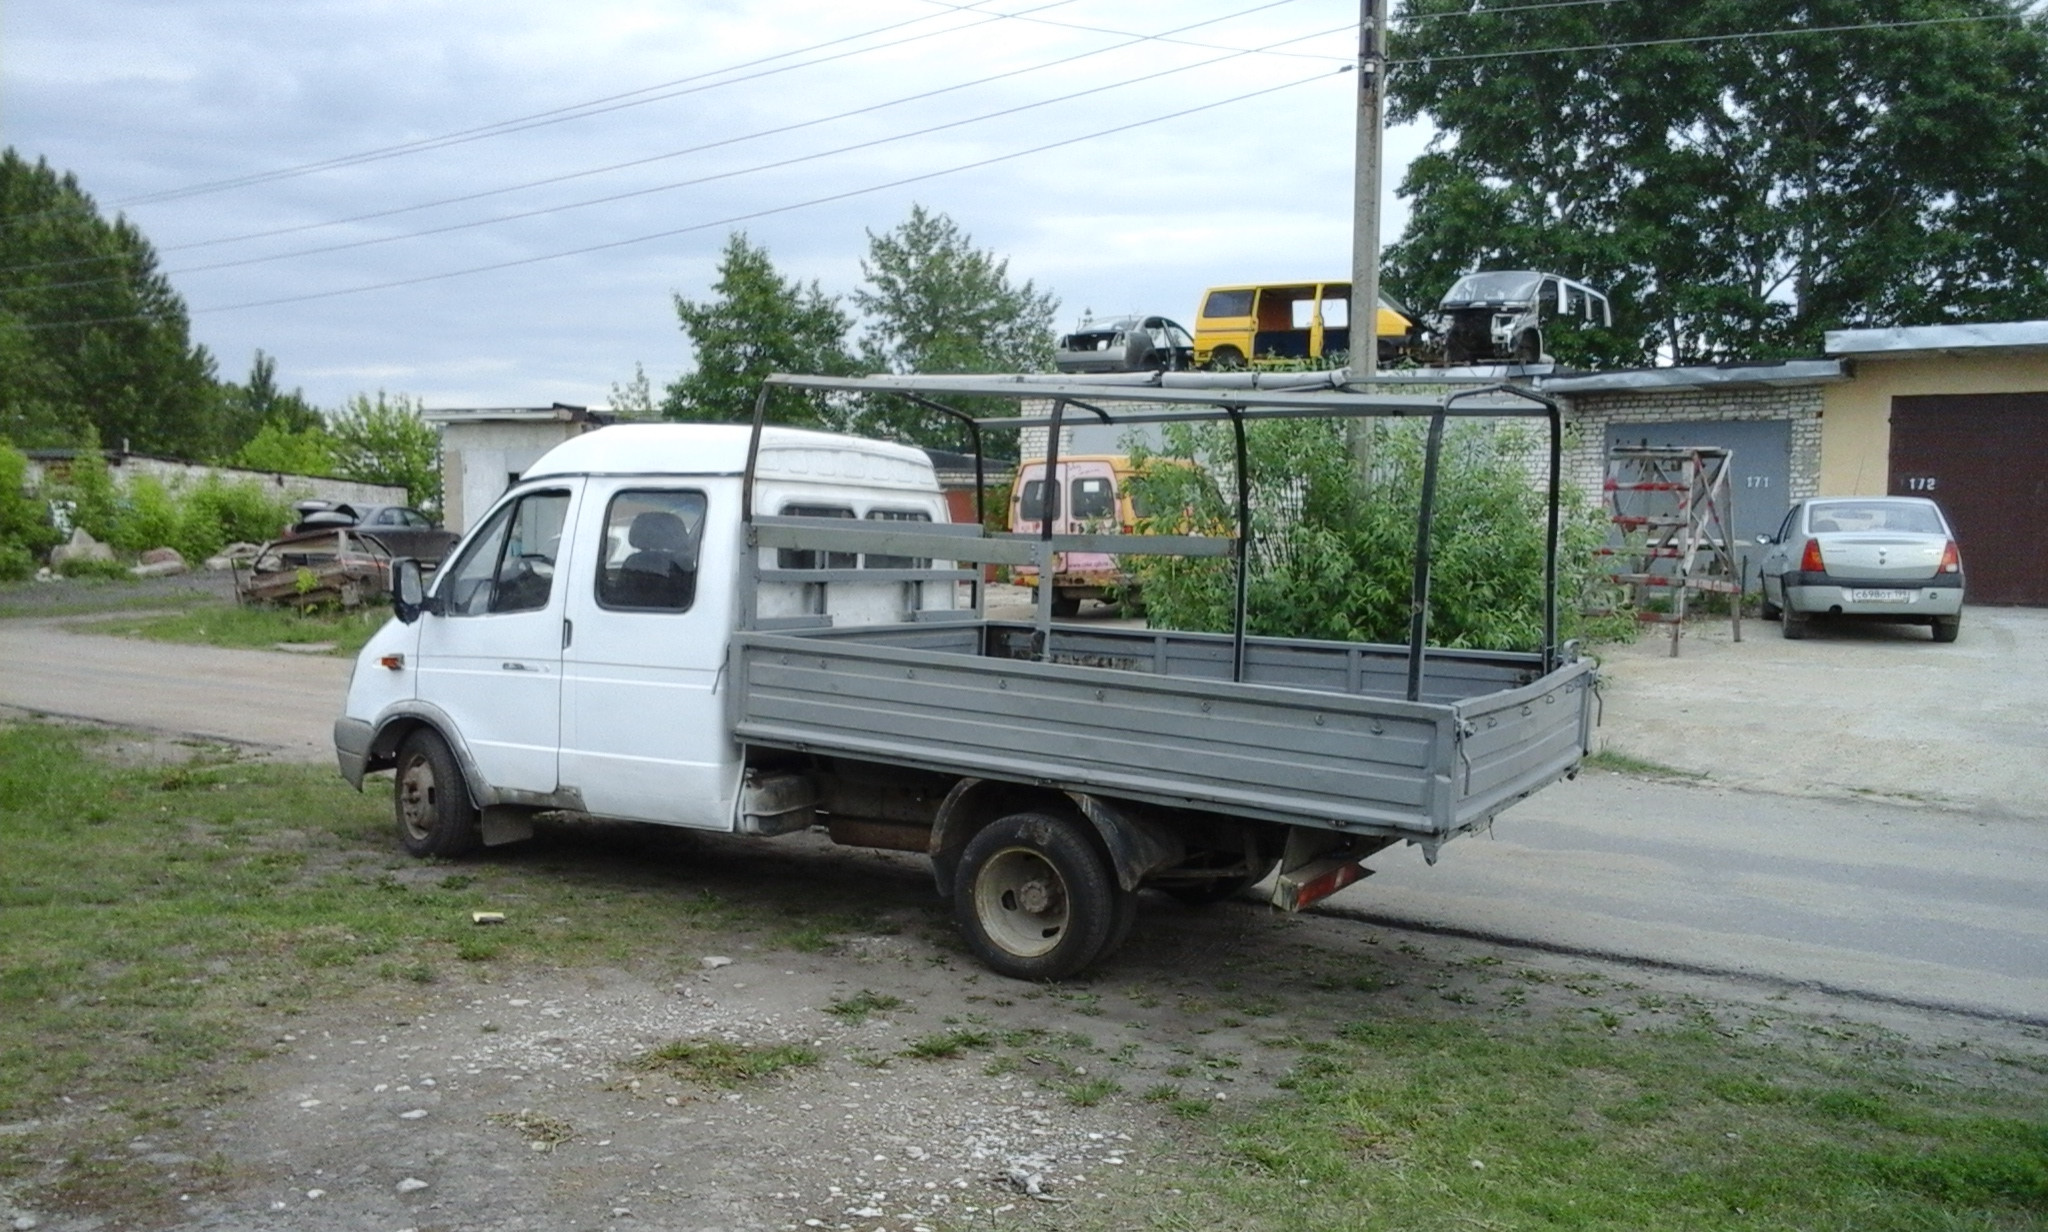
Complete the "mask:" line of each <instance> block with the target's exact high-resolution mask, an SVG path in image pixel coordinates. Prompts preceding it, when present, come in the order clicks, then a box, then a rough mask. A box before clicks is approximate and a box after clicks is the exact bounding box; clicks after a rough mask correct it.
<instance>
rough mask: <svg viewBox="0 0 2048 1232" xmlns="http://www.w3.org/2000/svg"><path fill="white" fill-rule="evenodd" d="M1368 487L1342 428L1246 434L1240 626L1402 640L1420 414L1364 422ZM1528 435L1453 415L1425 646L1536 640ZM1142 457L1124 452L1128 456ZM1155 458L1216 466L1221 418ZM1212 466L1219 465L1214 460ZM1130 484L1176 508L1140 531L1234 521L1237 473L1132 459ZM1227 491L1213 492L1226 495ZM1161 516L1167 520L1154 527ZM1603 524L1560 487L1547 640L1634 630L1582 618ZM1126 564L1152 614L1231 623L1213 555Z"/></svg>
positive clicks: (1227, 579)
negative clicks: (1245, 565) (1247, 539)
mask: <svg viewBox="0 0 2048 1232" xmlns="http://www.w3.org/2000/svg"><path fill="white" fill-rule="evenodd" d="M1370 430H1371V432H1372V434H1373V435H1372V454H1371V456H1372V467H1373V474H1372V482H1371V483H1370V484H1366V483H1362V482H1360V480H1359V478H1358V474H1357V470H1356V465H1355V463H1354V461H1353V456H1352V451H1351V449H1350V447H1349V445H1348V443H1347V441H1346V437H1345V428H1344V425H1343V424H1341V423H1338V422H1334V421H1327V420H1274V421H1268V422H1263V423H1257V424H1253V425H1251V426H1250V428H1249V430H1248V438H1247V446H1248V454H1249V458H1250V474H1251V486H1252V534H1253V549H1252V561H1251V576H1250V578H1249V585H1248V591H1249V595H1248V605H1247V606H1248V609H1249V611H1248V619H1247V627H1248V629H1249V631H1250V632H1252V633H1255V634H1259V635H1262V636H1273V637H1305V638H1323V639H1329V640H1334V641H1352V642H1380V643H1401V642H1405V641H1407V640H1408V617H1409V613H1408V600H1409V588H1410V583H1411V579H1412V574H1413V570H1414V554H1415V525H1416V512H1417V508H1418V505H1419V502H1420V498H1421V491H1422V470H1423V452H1424V439H1425V432H1426V430H1427V424H1425V423H1423V422H1421V421H1416V420H1377V421H1373V422H1372V424H1371V425H1370ZM1535 444H1536V437H1535V435H1534V434H1533V433H1532V432H1530V431H1529V430H1528V429H1527V428H1526V427H1524V426H1522V425H1519V424H1513V423H1500V422H1489V421H1483V420H1460V421H1455V422H1454V423H1452V424H1451V425H1450V427H1449V428H1448V429H1447V431H1446V434H1445V442H1444V448H1443V454H1442V461H1441V464H1440V467H1439V471H1438V477H1437V499H1436V517H1435V523H1434V528H1433V533H1432V552H1431V579H1430V596H1429V640H1430V642H1431V643H1432V644H1434V645H1439V646H1456V647H1470V648H1478V649H1488V650H1532V649H1535V648H1536V647H1537V646H1538V645H1539V644H1540V643H1541V641H1542V620H1543V607H1542V603H1543V538H1544V522H1545V517H1544V513H1545V500H1544V494H1543V491H1542V490H1541V488H1540V487H1538V486H1537V485H1536V484H1535V483H1533V482H1532V479H1531V471H1530V467H1529V463H1528V460H1529V458H1530V457H1532V456H1540V455H1539V454H1537V452H1536V450H1535V448H1534V446H1535ZM1149 453H1150V451H1146V450H1143V449H1134V450H1133V455H1134V458H1135V459H1136V460H1138V461H1139V462H1140V463H1141V464H1142V462H1143V460H1144V459H1145V458H1146V457H1147V456H1149ZM1157 454H1158V456H1163V457H1177V458H1183V459H1191V460H1195V461H1197V462H1200V463H1202V464H1203V465H1205V466H1210V467H1212V468H1213V470H1214V471H1215V472H1216V473H1219V474H1225V475H1227V474H1228V470H1229V465H1230V463H1229V460H1230V459H1231V458H1232V457H1233V456H1234V447H1233V445H1232V443H1231V438H1230V432H1229V429H1228V428H1227V427H1224V426H1222V425H1213V424H1211V425H1200V426H1191V425H1172V426H1170V427H1169V428H1168V430H1167V447H1166V448H1165V449H1164V450H1160V451H1157ZM1218 460H1222V461H1223V465H1222V466H1216V465H1215V464H1216V463H1217V461H1218ZM1142 469H1143V473H1142V474H1141V475H1140V476H1138V477H1137V478H1136V479H1135V480H1134V484H1135V486H1136V490H1137V491H1138V493H1139V494H1140V497H1141V499H1143V500H1144V501H1145V503H1146V504H1147V506H1148V507H1150V508H1153V509H1162V510H1166V509H1170V510H1173V511H1175V512H1174V513H1173V514H1171V515H1170V517H1159V518H1154V519H1152V520H1151V522H1150V523H1148V524H1147V529H1150V530H1153V531H1155V532H1159V533H1168V534H1171V533H1181V532H1184V531H1185V530H1186V529H1187V528H1188V527H1189V526H1190V525H1193V526H1200V527H1208V528H1212V529H1213V530H1215V531H1216V532H1217V533H1228V532H1227V531H1224V530H1222V528H1227V527H1233V526H1234V525H1235V522H1236V515H1235V510H1234V505H1235V496H1234V492H1235V480H1234V479H1227V480H1224V481H1221V486H1219V481H1218V480H1217V479H1216V478H1215V477H1214V475H1213V474H1212V473H1211V472H1210V471H1205V470H1202V469H1198V468H1196V467H1187V466H1154V467H1149V468H1142ZM1225 488H1227V489H1229V490H1230V491H1231V492H1232V493H1233V495H1232V496H1230V497H1228V498H1226V497H1225V495H1224V492H1223V489H1225ZM1169 522H1170V523H1171V524H1170V525H1169V524H1167V523H1169ZM1605 533H1606V524H1605V522H1604V521H1602V519H1601V518H1600V516H1599V512H1598V511H1597V510H1594V509H1591V508H1589V507H1588V505H1587V502H1586V501H1585V499H1584V498H1583V496H1582V494H1580V493H1579V492H1577V491H1576V490H1575V489H1570V488H1567V489H1566V490H1565V492H1564V507H1563V511H1562V514H1561V520H1560V533H1559V547H1558V571H1559V576H1558V606H1559V636H1560V637H1563V638H1569V637H1598V638H1608V639H1614V638H1626V637H1630V636H1632V635H1633V630H1634V624H1633V622H1632V621H1628V620H1625V619H1614V618H1610V619H1607V620H1604V621H1600V622H1591V621H1589V620H1588V619H1587V618H1585V617H1583V616H1581V615H1580V614H1579V609H1580V607H1581V606H1582V603H1581V599H1582V597H1583V596H1586V595H1588V594H1590V593H1591V592H1592V590H1593V588H1594V587H1595V586H1596V585H1597V583H1598V582H1599V580H1600V578H1599V575H1598V573H1597V571H1596V570H1595V568H1594V557H1593V554H1592V552H1593V548H1594V547H1596V546H1598V545H1599V544H1600V543H1601V542H1602V541H1603V538H1604V536H1605ZM1136 559H1137V566H1136V568H1137V573H1138V576H1139V578H1140V580H1141V583H1142V585H1143V588H1144V597H1145V604H1146V607H1147V609H1148V610H1149V611H1150V613H1151V615H1152V619H1153V623H1154V624H1157V625H1160V626H1162V627H1171V628H1180V629H1192V630H1207V631H1218V632H1220V631H1223V630H1227V629H1229V628H1230V627H1231V624H1232V608H1233V605H1234V603H1235V595H1236V581H1235V566H1234V565H1233V564H1232V563H1231V562H1229V561H1225V560H1217V559H1199V560H1190V559H1180V558H1174V557H1140V558H1136Z"/></svg>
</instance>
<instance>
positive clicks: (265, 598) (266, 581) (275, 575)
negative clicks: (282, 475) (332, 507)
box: [234, 527, 391, 610]
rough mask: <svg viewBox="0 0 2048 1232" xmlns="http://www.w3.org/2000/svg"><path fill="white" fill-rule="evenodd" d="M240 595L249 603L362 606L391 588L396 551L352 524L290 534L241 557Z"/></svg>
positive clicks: (237, 579)
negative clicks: (245, 558) (244, 560)
mask: <svg viewBox="0 0 2048 1232" xmlns="http://www.w3.org/2000/svg"><path fill="white" fill-rule="evenodd" d="M234 569H235V594H236V596H237V597H238V598H239V599H240V600H241V601H242V602H243V603H247V604H268V605H272V606H277V607H295V608H299V609H301V610H304V609H307V608H316V607H326V606H335V607H343V608H357V607H361V606H363V605H364V604H366V603H380V602H382V601H383V600H384V597H385V596H386V595H389V594H390V593H391V551H390V549H388V548H386V547H385V546H384V545H383V544H382V543H380V542H378V541H377V539H375V538H374V537H372V536H370V535H367V534H364V533H363V532H361V531H359V530H356V529H354V528H352V527H335V528H334V529H332V530H316V531H311V532H309V533H306V534H302V535H287V536H286V537H284V538H282V539H273V540H272V541H270V542H269V543H266V544H264V545H263V547H262V549H261V550H260V551H258V552H257V553H256V556H255V558H254V559H252V560H250V561H248V562H247V563H240V562H237V563H236V564H235V566H234Z"/></svg>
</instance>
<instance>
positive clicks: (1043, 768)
mask: <svg viewBox="0 0 2048 1232" xmlns="http://www.w3.org/2000/svg"><path fill="white" fill-rule="evenodd" d="M1036 633H1037V630H1036V629H1035V628H1034V627H1033V626H1031V625H1028V624H1021V623H1010V622H1003V621H973V622H960V623H943V624H901V625H893V626H891V625H869V626H860V627H854V628H845V629H832V628H820V629H808V630H795V631H785V632H757V633H741V634H737V635H736V636H735V637H734V639H733V654H732V660H731V673H730V677H731V686H732V693H731V703H730V704H731V706H732V715H733V729H734V732H735V734H736V735H738V736H739V738H740V739H742V740H745V741H748V742H750V743H753V744H759V745H764V746H769V747H775V748H784V749H791V750H798V751H803V752H808V753H822V754H833V755H840V756H846V757H853V758H859V759H863V760H871V761H877V762H886V763H890V764H896V765H908V766H917V767H920V768H923V769H927V770H933V771H937V772H941V773H945V774H950V775H960V776H971V777H976V778H992V779H1002V780H1009V781H1014V782H1021V783H1036V784H1045V785H1054V786H1058V787H1060V788H1062V789H1065V790H1079V791H1090V792H1101V793H1104V794H1107V795H1111V796H1116V797H1120V798H1125V799H1132V800H1142V801H1145V802H1148V803H1151V804H1158V805H1164V806H1168V807H1177V808H1192V809H1198V810H1202V811H1207V812H1221V813H1227V814H1230V815H1233V816H1239V817H1250V818H1258V819H1261V820H1268V821H1277V822H1283V823H1288V824H1293V825H1307V826H1313V827H1318V828H1323V829H1331V830H1339V831H1344V832H1347V833H1359V834H1381V835H1387V836H1397V837H1401V838H1408V839H1413V840H1415V841H1417V842H1420V843H1422V844H1423V845H1424V846H1425V847H1427V848H1429V849H1430V850H1431V851H1432V852H1433V851H1434V848H1435V846H1436V845H1437V844H1439V843H1441V842H1442V841H1443V840H1444V839H1446V838H1448V837H1450V836H1451V835H1453V834H1456V833H1458V832H1460V831H1462V830H1466V829H1469V828H1471V827H1472V826H1474V825H1476V824H1478V823H1480V822H1483V821H1485V820H1486V819H1488V818H1490V817H1491V816H1492V815H1493V814H1494V813H1496V812H1498V811H1499V810H1500V809H1502V808H1504V807H1505V806H1507V805H1508V804H1511V803H1513V802H1514V801H1516V800H1518V799H1521V798H1522V797H1523V796H1526V795H1528V794H1529V793H1531V792H1533V791H1535V790H1537V789H1538V788H1540V787H1542V786H1544V785H1545V784H1547V783H1550V782H1553V781H1555V780H1556V779H1558V778H1560V777H1562V776H1563V775H1565V774H1566V773H1568V772H1570V771H1571V770H1572V769H1573V768H1575V767H1576V766H1577V764H1578V761H1579V757H1580V755H1581V753H1582V752H1583V751H1584V749H1585V746H1586V741H1587V738H1588V735H1589V732H1590V724H1591V722H1592V710H1591V691H1590V685H1591V683H1592V679H1593V665H1592V663H1591V662H1590V661H1587V660H1574V661H1571V662H1567V663H1564V664H1561V665H1560V666H1558V667H1557V668H1555V669H1554V670H1552V671H1551V672H1549V673H1548V674H1547V675H1546V674H1544V673H1543V671H1542V663H1541V660H1540V658H1539V657H1538V656H1536V655H1520V654H1494V653H1484V652H1474V651H1451V650H1438V651H1432V652H1430V653H1429V655H1428V663H1427V670H1426V673H1425V676H1424V680H1425V682H1426V686H1427V687H1426V689H1425V690H1424V693H1423V697H1422V699H1421V700H1419V701H1413V702H1411V701H1408V700H1406V699H1405V698H1404V697H1403V696H1402V695H1401V693H1402V689H1403V686H1404V683H1405V671H1406V666H1407V652H1406V650H1405V648H1402V647H1395V646H1372V645H1355V644H1343V643H1325V642H1305V641H1292V640H1275V639H1262V638H1252V639H1247V642H1246V653H1245V672H1244V679H1243V680H1242V681H1233V680H1231V679H1230V676H1231V666H1232V641H1231V639H1230V638H1229V637H1228V636H1222V635H1208V634H1196V633H1174V632H1160V631H1151V630H1142V629H1128V630H1126V629H1104V630H1096V629H1080V628H1073V627H1069V626H1054V627H1053V628H1052V631H1051V637H1050V640H1049V641H1048V642H1047V643H1046V645H1047V651H1046V653H1045V655H1044V657H1043V658H1042V659H1037V658H1034V657H1033V650H1032V648H1033V646H1034V639H1035V635H1036Z"/></svg>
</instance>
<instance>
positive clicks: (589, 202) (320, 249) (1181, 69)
mask: <svg viewBox="0 0 2048 1232" xmlns="http://www.w3.org/2000/svg"><path fill="white" fill-rule="evenodd" d="M1279 2H1280V3H1287V2H1290V0H1279ZM1259 7H1261V8H1270V7H1274V5H1272V4H1267V5H1261V6H1259ZM1349 29H1350V27H1349V26H1348V25H1347V26H1341V27H1336V28H1334V29H1331V30H1319V31H1316V32H1314V33H1312V34H1304V35H1295V36H1293V37H1291V38H1287V39H1282V40H1278V41H1276V42H1274V43H1272V44H1269V46H1276V47H1277V46H1284V45H1286V44H1288V43H1296V42H1302V41H1305V40H1307V39H1311V38H1323V37H1326V36H1328V35H1330V34H1334V33H1339V32H1342V31H1346V30H1349ZM1262 50H1264V49H1263V48H1248V49H1243V50H1235V51H1229V52H1226V53H1225V54H1223V55H1220V56H1213V57H1211V58H1209V59H1207V60H1201V61H1196V62H1194V63H1191V64H1183V65H1179V66H1177V67H1174V68H1169V69H1162V70H1159V71H1157V72H1152V73H1145V74H1141V75H1139V76H1137V77H1131V78H1126V79H1125V80H1122V81H1115V82H1110V83H1107V84H1105V85H1098V86H1091V87H1089V88H1087V89H1084V90H1076V91H1073V92H1071V93H1068V94H1061V95H1056V96H1054V97H1051V98H1044V99H1038V100H1035V101H1033V102H1029V103H1021V104H1018V105H1016V106H1013V107H1004V108H999V109H997V110H995V111H990V112H985V113H983V114H981V115H977V116H968V117H963V118H961V119H956V120H949V121H946V122H945V123H942V124H934V125H929V126H926V127H924V128H918V129H913V130H910V131H907V132H899V133H894V134H891V135H889V136H885V137H877V138H873V139H870V140H867V141H859V142H855V143H853V144H850V145H844V146H839V147H837V148H835V149H830V150H821V151H814V152H812V153H808V154H800V155H793V156H791V157H789V158H783V159H777V160H774V161H771V162H766V163H757V164H755V165H753V166H749V167H741V168H735V169H732V170H728V171H721V172H716V173H713V174H710V175H703V176H698V177H695V178H693V179H687V180H677V181H672V182H670V183H667V184H657V185H652V186H649V187H646V188H637V189H632V190H630V191H627V192H620V193H609V194H606V195H604V196H601V197H592V198H586V199H585V200H582V201H572V202H565V203H563V204H560V205H552V206H544V207H540V208H536V209H531V210H521V211H519V212H517V213H512V214H503V215H499V216H497V217H495V218H483V219H472V220H470V221H466V222H458V223H449V224H447V225H445V226H440V227H428V228H424V229H421V230H417V231H407V232H401V233H399V234H397V235H385V236H375V237H372V238H369V239H361V240H350V241H347V242H345V243H339V244H324V245H319V246H316V247H312V248H300V249H294V250H293V251H290V252H283V253H272V254H269V255H266V256H260V257H244V258H240V259H237V260H232V261H215V262H211V263H208V264H205V265H189V266H184V267H182V268H179V269H174V270H166V271H164V272H165V274H166V276H169V275H183V274H197V273H207V272H211V271H214V270H222V269H236V268H240V267H243V266H250V265H264V264H268V263H270V262H274V261H286V260H294V259H297V258H301V257H312V256H322V255H326V254H328V253H334V252H345V251H349V250H353V249H358V248H370V247H376V246H379V245H383V244H391V243H397V242H400V241H402V240H411V239H421V238H425V237H428V236H434V235H445V234H449V233H451V232H455V231H467V230H474V229H476V228H479V227H487V226H496V225H498V224H501V223H508V222H517V221H520V220H522V219H527V218H536V217H541V216H544V215H549V214H559V213H566V212H567V211H570V210H576V209H585V208H588V207H590V206H595V205H606V204H610V203H612V202H617V201H624V200H630V199H632V198H635V197H644V196H650V195H652V194H655V193H661V192H670V191H674V190H675V189H679V188H691V187H696V186H698V185H702V184H708V183H713V182H716V181H719V180H727V179H735V178H738V177H740V176H744V175H752V174H754V173H756V172H761V171H772V170H777V169H780V168H784V167H790V166H796V165H799V164H802V163H806V162H814V161H817V160H820V159H824V158H830V157H834V156H837V155H840V154H847V153H852V152H854V151H858V150H864V149H871V148H873V147H876V146H881V145H888V144H891V143H894V142H898V141H905V140H909V139H910V138H913V137H923V136H929V135H930V134H932V133H937V132H944V131H946V130H948V129H954V128H962V127H965V126H967V125H971V124H979V123H981V122H983V121H986V120H992V119H999V118H1001V117H1003V116H1009V115H1016V114H1018V113H1020V112H1025V111H1031V110H1035V109H1037V108H1040V107H1048V106H1052V105H1054V104H1056V103H1063V102H1069V101H1072V100H1073V99H1077V98H1085V97H1087V96H1089V95H1093V94H1101V93H1105V92H1107V91H1110V90H1116V89H1121V88H1123V87H1125V86H1130V85H1137V84H1140V83H1143V82H1146V81H1153V80H1157V79H1159V78H1161V77H1170V76H1173V75H1175V74H1178V73H1185V72H1192V71H1194V70H1196V69H1201V68H1208V67H1211V66H1213V65H1216V64H1222V63H1225V62H1227V61H1230V60H1235V59H1240V58H1243V57H1245V56H1249V55H1255V54H1257V53H1258V52H1260V51H1262ZM1347 67H1348V66H1347ZM713 144H722V143H713ZM479 195H482V194H479ZM120 280H121V279H120V276H118V275H115V276H106V277H99V278H86V279H76V280H73V281H70V282H59V283H49V284H45V285H43V286H39V287H24V288H17V289H18V290H21V291H28V292H36V293H40V292H47V291H58V290H68V289H71V288H74V287H82V286H93V285H98V284H102V283H106V282H117V281H120Z"/></svg>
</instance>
